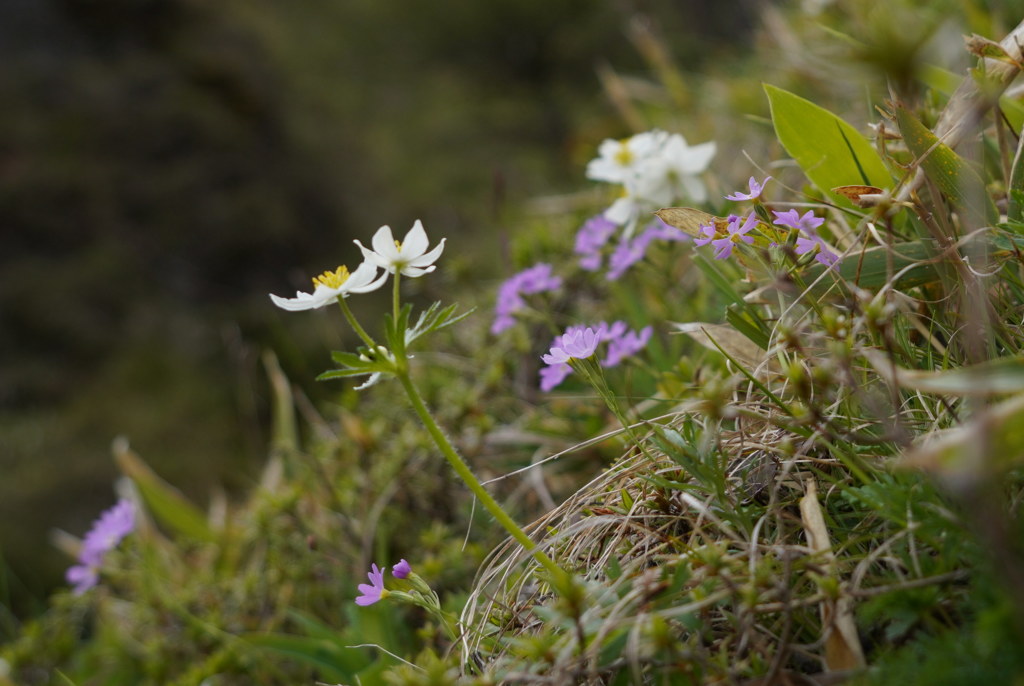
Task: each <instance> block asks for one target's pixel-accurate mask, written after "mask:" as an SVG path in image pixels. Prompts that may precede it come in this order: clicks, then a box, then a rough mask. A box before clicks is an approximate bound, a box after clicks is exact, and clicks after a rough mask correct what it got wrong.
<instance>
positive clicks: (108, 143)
mask: <svg viewBox="0 0 1024 686" xmlns="http://www.w3.org/2000/svg"><path fill="white" fill-rule="evenodd" d="M754 14H755V13H754V12H753V7H752V6H750V5H745V4H742V3H739V4H737V3H706V4H705V3H702V2H699V1H697V0H691V1H690V2H669V1H668V0H646V1H644V0H632V1H629V2H626V1H622V2H616V1H612V0H604V1H597V0H563V1H559V2H553V1H552V0H489V1H488V2H480V0H448V1H446V2H442V3H426V2H422V0H391V1H388V2H382V1H380V0H345V1H342V0H330V1H329V0H302V1H301V2H277V1H273V0H219V1H218V2H201V1H199V0H4V1H3V2H2V3H0V103H2V106H0V475H2V476H0V553H2V555H3V564H2V565H0V569H2V574H0V577H2V579H0V581H2V583H0V591H2V593H3V597H0V606H3V605H6V606H8V607H13V608H14V610H15V612H16V613H18V614H30V613H32V612H34V611H35V610H36V609H37V608H38V607H39V606H40V603H41V601H42V599H43V598H44V597H45V593H46V592H47V591H48V590H49V589H51V588H52V587H53V586H54V585H55V584H59V583H61V582H62V574H63V570H64V568H65V567H66V566H67V564H68V560H67V559H66V558H65V557H64V556H63V555H62V554H60V553H58V552H57V551H56V550H55V549H54V548H53V547H52V545H51V544H50V541H49V538H48V534H49V532H50V531H51V530H52V529H53V528H55V527H59V528H62V529H65V530H68V531H71V532H73V533H75V534H78V535H80V534H81V533H83V531H84V530H85V529H86V528H87V527H88V524H89V522H90V521H91V520H92V519H93V518H94V517H95V516H96V515H97V514H98V512H99V511H100V510H102V509H103V508H105V507H108V506H109V505H110V504H112V502H113V499H114V494H113V490H112V483H113V481H114V479H115V478H116V470H115V468H114V465H113V462H112V460H111V459H110V456H109V454H110V453H109V445H110V443H111V440H112V439H113V438H114V437H115V436H117V435H121V434H123V435H126V436H128V437H129V438H130V440H131V442H132V445H133V447H135V448H136V449H137V450H138V451H139V452H140V453H141V454H142V456H143V457H144V458H145V459H146V460H147V461H148V462H149V463H150V464H151V465H152V466H153V467H154V468H155V469H156V470H157V471H158V472H159V473H160V474H161V475H162V476H164V477H165V478H166V479H168V480H169V481H171V482H173V483H175V484H177V485H180V486H181V487H182V488H183V489H184V490H185V491H186V492H187V493H188V494H189V495H190V496H191V497H193V498H194V499H196V500H197V502H200V503H205V502H206V501H207V499H208V496H209V493H210V492H211V489H214V488H219V487H224V488H226V489H227V491H228V492H229V493H230V492H237V491H238V490H239V489H244V488H246V487H248V486H249V485H251V484H252V483H253V481H254V479H255V478H256V476H257V475H258V473H259V470H260V468H261V467H262V465H263V461H264V458H265V455H266V421H265V415H266V408H265V399H266V398H265V396H266V393H265V391H264V386H263V381H262V371H261V369H260V365H259V354H260V352H261V351H262V350H263V349H265V348H268V347H269V348H272V349H275V350H277V351H278V353H279V354H280V355H281V356H282V357H283V358H284V361H285V367H286V369H287V370H288V371H290V372H292V373H293V378H297V379H299V380H300V381H304V380H306V379H311V378H312V376H313V375H314V374H315V373H316V372H317V371H319V370H320V369H322V367H323V366H324V365H323V362H324V360H323V359H321V357H322V356H323V355H324V353H323V348H322V346H319V347H315V348H314V349H312V350H307V349H306V348H304V345H305V342H304V340H303V337H302V334H301V333H299V332H300V330H303V329H308V328H309V322H310V321H312V320H311V319H307V318H305V316H301V315H291V316H290V317H284V316H281V314H282V313H280V312H277V311H275V310H274V308H273V307H272V306H271V304H270V302H269V300H268V298H267V293H268V292H271V291H273V292H277V293H280V294H284V295H290V294H291V293H292V292H294V290H295V289H296V288H299V287H302V288H303V289H305V288H306V286H307V285H308V277H309V276H310V275H312V274H315V273H319V272H320V271H322V270H324V269H328V268H331V269H333V268H334V267H336V266H338V264H339V263H340V262H343V261H345V260H346V259H347V260H348V261H349V263H350V266H355V265H354V264H353V263H354V262H356V261H357V259H356V253H355V251H354V249H353V246H352V245H351V239H352V238H354V237H360V238H362V239H363V240H364V241H366V240H368V239H369V237H370V236H371V235H372V232H373V231H374V230H375V229H376V228H377V227H378V226H380V225H381V224H384V223H389V224H391V225H392V226H393V227H394V228H395V230H396V233H397V234H399V235H402V234H404V232H405V231H406V230H407V229H408V227H409V226H410V225H411V224H412V221H413V220H414V219H415V218H417V217H419V218H422V219H423V220H424V223H425V225H426V226H427V228H428V232H430V233H431V235H432V236H435V237H440V236H441V235H446V236H449V237H450V241H449V246H450V248H449V250H450V251H452V252H454V251H455V250H454V249H455V248H456V246H457V252H458V253H460V254H463V255H465V254H467V253H469V252H470V251H475V252H476V254H477V255H479V256H480V259H478V260H475V261H474V262H473V264H474V265H476V266H475V267H473V269H476V270H477V271H478V274H480V275H484V274H486V275H489V276H490V278H493V276H494V274H502V273H504V272H503V271H502V270H503V266H502V262H501V250H500V246H501V237H502V235H503V233H504V232H505V231H506V229H511V228H512V227H511V226H506V222H505V221H503V218H504V217H505V216H506V208H508V207H514V206H515V205H516V203H518V202H520V201H521V200H523V199H525V198H528V197H530V196H532V195H535V194H548V193H554V192H560V191H567V190H578V189H579V188H581V187H584V186H585V184H586V182H585V180H584V178H583V168H584V165H585V163H586V161H587V159H589V158H590V157H591V156H592V155H593V153H594V151H595V149H596V145H597V144H598V143H599V142H600V140H601V139H602V138H604V137H606V136H623V135H628V134H629V133H630V131H629V129H628V127H627V125H626V123H625V122H623V121H622V120H621V119H620V118H619V117H618V115H617V114H616V111H615V109H614V108H613V107H612V106H611V105H610V104H609V102H608V100H607V99H606V97H605V95H604V93H603V92H602V89H601V84H600V81H599V79H598V77H597V69H598V68H599V67H600V66H601V65H614V67H615V69H617V70H620V71H623V72H627V73H628V72H631V71H635V72H641V73H642V72H644V71H645V70H649V67H647V66H645V65H644V62H643V60H642V58H641V56H640V54H639V51H638V50H637V47H636V46H635V45H634V44H632V43H631V42H630V40H629V38H628V37H627V36H628V31H627V26H629V25H630V22H636V21H641V22H644V21H646V22H648V24H649V26H650V27H651V29H652V30H653V31H655V32H657V34H658V35H660V36H661V37H662V38H664V39H665V43H666V45H668V46H669V47H670V49H671V51H672V57H673V58H674V59H676V60H677V61H678V63H679V64H681V65H683V66H684V67H685V68H686V69H694V70H696V69H700V68H701V65H702V64H704V63H706V62H709V61H713V60H715V59H716V58H717V57H718V56H719V55H721V54H722V53H723V52H725V51H728V50H730V49H733V48H731V47H730V45H731V46H735V45H737V44H738V43H737V41H738V40H739V39H740V38H741V37H742V35H743V32H744V31H746V30H748V29H749V28H750V26H751V24H752V23H753V21H754ZM452 239H454V240H452ZM309 316H310V317H315V315H309ZM300 320H301V321H300ZM318 321H322V320H318ZM307 352H308V354H307ZM303 375H304V376H303ZM309 389H310V391H309V392H310V393H312V394H314V395H315V394H316V393H318V392H327V391H321V390H318V389H317V387H316V385H315V384H312V383H310V384H309ZM0 609H2V607H0Z"/></svg>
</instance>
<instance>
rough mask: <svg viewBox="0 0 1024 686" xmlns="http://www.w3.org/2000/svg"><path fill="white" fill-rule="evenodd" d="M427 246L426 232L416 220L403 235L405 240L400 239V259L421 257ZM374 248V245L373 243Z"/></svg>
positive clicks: (428, 242)
mask: <svg viewBox="0 0 1024 686" xmlns="http://www.w3.org/2000/svg"><path fill="white" fill-rule="evenodd" d="M442 242H443V241H442ZM429 244H430V241H429V240H428V239H427V232H426V231H425V230H424V229H423V222H421V221H420V220H419V219H417V220H416V223H414V224H413V225H412V228H411V229H409V233H407V234H405V238H403V239H402V249H401V253H402V257H403V258H404V259H410V258H412V259H415V258H417V257H419V256H421V255H423V252H424V251H425V250H426V249H427V246H428V245H429ZM374 246H376V243H374ZM438 254H440V253H438ZM410 264H412V261H410ZM428 264H429V263H428Z"/></svg>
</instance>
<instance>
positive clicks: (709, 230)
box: [693, 224, 716, 247]
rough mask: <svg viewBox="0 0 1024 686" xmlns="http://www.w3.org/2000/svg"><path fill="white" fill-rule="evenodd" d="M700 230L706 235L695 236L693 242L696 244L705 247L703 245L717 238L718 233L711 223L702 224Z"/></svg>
mask: <svg viewBox="0 0 1024 686" xmlns="http://www.w3.org/2000/svg"><path fill="white" fill-rule="evenodd" d="M700 231H701V233H703V234H704V235H703V236H701V237H700V238H694V239H693V244H694V245H697V246H701V247H703V246H705V245H707V244H708V243H710V242H711V241H713V240H715V234H716V231H715V227H713V226H710V225H708V226H705V225H703V224H701V226H700Z"/></svg>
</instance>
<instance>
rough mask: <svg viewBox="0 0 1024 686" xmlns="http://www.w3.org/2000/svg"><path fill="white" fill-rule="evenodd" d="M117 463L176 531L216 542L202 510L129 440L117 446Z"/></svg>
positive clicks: (115, 457)
mask: <svg viewBox="0 0 1024 686" xmlns="http://www.w3.org/2000/svg"><path fill="white" fill-rule="evenodd" d="M114 459H115V460H116V461H117V466H118V467H120V469H121V471H122V472H123V473H124V475H125V476H127V477H128V478H129V479H131V480H132V482H134V483H135V486H136V487H137V488H138V489H139V495H141V496H142V500H143V501H145V503H146V507H147V508H148V509H149V511H150V512H152V513H153V516H155V517H156V518H157V519H158V520H160V522H161V523H163V524H165V525H166V526H167V527H168V528H170V529H172V530H173V531H175V532H177V533H179V534H181V535H183V536H186V537H188V538H192V539H195V540H197V541H207V542H210V541H214V540H215V539H216V537H215V536H214V533H213V530H212V529H211V528H210V525H209V523H208V522H207V520H206V516H205V515H204V514H203V512H202V510H200V509H199V508H197V507H196V506H195V505H193V504H192V503H190V502H189V501H188V499H187V498H185V496H184V495H182V494H181V491H179V490H178V489H176V488H174V487H173V486H171V485H170V484H169V483H167V482H166V481H164V480H163V479H161V478H160V477H159V476H157V475H156V473H155V472H154V471H153V470H152V469H150V468H149V466H148V465H147V464H146V463H145V462H143V461H142V458H140V457H139V456H138V455H136V454H135V453H134V452H132V450H131V449H130V448H128V445H127V442H124V443H123V444H122V443H120V442H117V443H115V445H114Z"/></svg>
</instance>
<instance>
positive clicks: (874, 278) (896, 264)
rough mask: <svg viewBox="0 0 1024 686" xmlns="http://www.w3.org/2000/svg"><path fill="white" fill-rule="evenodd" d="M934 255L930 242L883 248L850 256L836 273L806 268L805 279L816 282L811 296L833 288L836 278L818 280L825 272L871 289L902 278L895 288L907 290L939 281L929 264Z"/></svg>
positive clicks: (817, 267) (814, 266)
mask: <svg viewBox="0 0 1024 686" xmlns="http://www.w3.org/2000/svg"><path fill="white" fill-rule="evenodd" d="M934 256H935V248H934V246H933V244H932V243H931V242H929V241H911V242H907V243H898V244H896V245H894V246H884V245H880V246H877V247H874V248H869V249H868V250H865V251H864V252H860V253H853V254H851V255H847V256H846V257H845V258H844V259H843V261H842V262H840V263H839V266H838V268H837V269H835V270H830V269H829V268H828V267H826V266H825V265H823V264H821V263H819V262H815V263H813V264H811V265H810V266H809V267H808V268H807V272H806V273H805V275H804V280H805V281H807V282H811V283H813V285H812V286H811V293H813V294H815V295H819V296H820V295H823V294H824V293H825V292H826V291H827V290H829V288H831V287H832V286H833V285H834V280H833V278H830V277H829V276H826V277H825V278H823V279H821V280H820V281H819V280H818V279H819V277H820V276H821V275H822V273H824V272H826V271H830V272H833V273H834V274H835V276H836V277H838V278H839V279H841V280H842V281H845V282H847V283H850V284H854V285H857V286H860V287H861V288H866V289H868V290H877V289H878V288H881V287H882V286H883V285H885V284H886V283H887V282H888V281H889V279H890V278H892V277H894V276H896V275H899V276H898V278H897V279H896V283H895V284H894V286H895V288H896V289H897V290H907V289H910V288H914V287H915V286H921V285H924V284H927V283H934V282H936V281H938V280H939V272H938V270H937V269H936V268H935V264H933V263H929V262H927V260H930V259H931V258H933V257H934Z"/></svg>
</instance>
